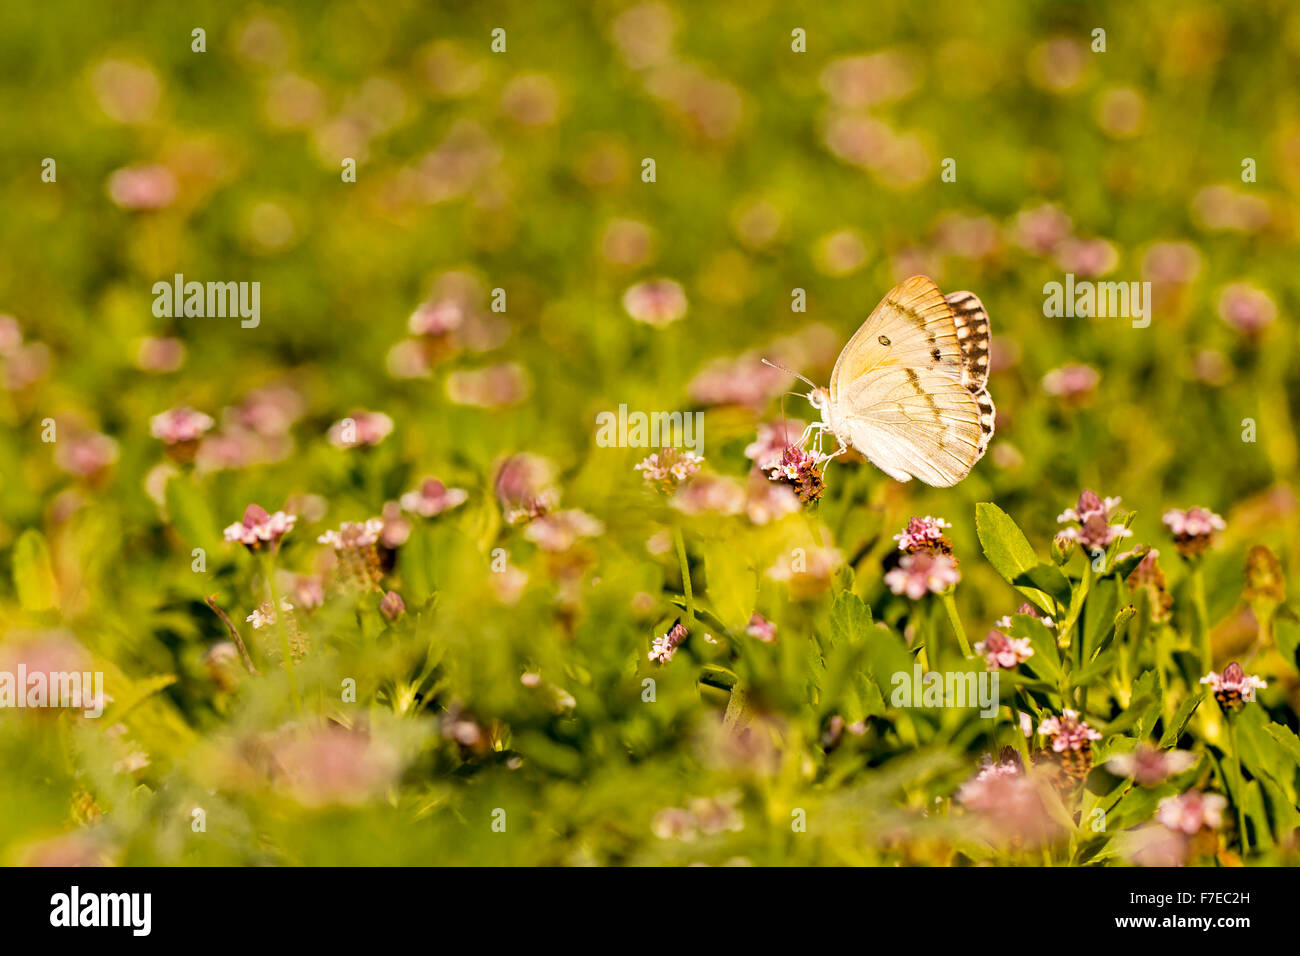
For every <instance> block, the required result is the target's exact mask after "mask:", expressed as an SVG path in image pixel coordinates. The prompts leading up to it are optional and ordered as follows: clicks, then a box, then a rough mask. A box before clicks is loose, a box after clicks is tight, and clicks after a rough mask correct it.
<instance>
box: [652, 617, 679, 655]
mask: <svg viewBox="0 0 1300 956" xmlns="http://www.w3.org/2000/svg"><path fill="white" fill-rule="evenodd" d="M688 633H689V632H688V631H687V630H686V628H685V627H683V626H682V622H681V621H678V622H677V623H675V624H674V625H673V626H672V627H671V628H669V629H668V633H667V634H665V635H663V636H662V637H656V638H655V639H654V643H653V644H652V645H651V646H650V654H649V658H650V660H652V661H658V662H659V663H660V664H667V663H668V662H669V661H670V660H672V659H673V655H674V654H676V653H677V648H678V646H679V645H680V644H681V643H682V641H684V640H686V637H687V634H688Z"/></svg>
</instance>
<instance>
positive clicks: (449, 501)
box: [401, 478, 469, 518]
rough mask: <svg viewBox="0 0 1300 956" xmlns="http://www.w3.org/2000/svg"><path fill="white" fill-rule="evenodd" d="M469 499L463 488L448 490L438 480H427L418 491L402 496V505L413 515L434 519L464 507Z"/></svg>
mask: <svg viewBox="0 0 1300 956" xmlns="http://www.w3.org/2000/svg"><path fill="white" fill-rule="evenodd" d="M468 497H469V493H468V492H466V491H465V490H464V489H463V488H448V487H446V486H445V485H443V483H442V482H441V481H439V480H438V479H437V478H426V479H424V481H422V482H421V483H420V487H419V488H418V489H417V490H415V491H408V492H406V494H404V495H402V498H401V505H402V508H404V509H405V510H406V511H409V512H411V513H412V514H418V515H420V516H422V517H425V518H432V517H434V516H435V515H440V514H442V513H443V512H444V511H450V510H451V509H452V508H457V507H459V506H460V505H463V504H464V503H465V500H466V499H467V498H468Z"/></svg>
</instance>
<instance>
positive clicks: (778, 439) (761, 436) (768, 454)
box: [745, 419, 804, 471]
mask: <svg viewBox="0 0 1300 956" xmlns="http://www.w3.org/2000/svg"><path fill="white" fill-rule="evenodd" d="M803 429H804V424H803V422H801V421H798V420H796V419H789V420H785V421H781V422H775V423H772V424H766V423H764V424H761V425H759V426H758V437H757V438H756V439H755V440H754V441H752V442H750V443H749V444H748V445H746V446H745V457H746V458H749V459H751V460H752V461H753V462H754V464H755V465H756V466H757V467H759V468H761V469H763V470H764V471H766V470H767V469H769V468H773V467H775V466H777V465H779V464H780V463H781V456H782V455H783V454H784V452H785V450H786V448H787V447H788V446H790V445H792V444H794V443H795V442H797V441H798V440H799V436H800V435H802V434H803Z"/></svg>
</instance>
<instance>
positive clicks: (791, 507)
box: [745, 468, 800, 525]
mask: <svg viewBox="0 0 1300 956" xmlns="http://www.w3.org/2000/svg"><path fill="white" fill-rule="evenodd" d="M745 494H746V498H745V514H746V515H748V516H749V520H750V521H752V522H753V523H754V524H756V525H763V524H767V523H769V522H771V521H776V520H777V519H779V518H784V517H785V516H786V515H788V514H794V513H795V512H797V511H798V510H799V508H800V505H799V496H798V495H797V494H795V490H794V489H793V488H792V487H790V486H789V485H786V484H776V483H774V482H772V481H769V480H768V479H767V477H766V476H764V474H763V472H761V471H759V470H758V469H757V468H755V469H754V470H753V471H751V472H750V473H749V482H748V484H747V485H746V488H745Z"/></svg>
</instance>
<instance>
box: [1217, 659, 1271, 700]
mask: <svg viewBox="0 0 1300 956" xmlns="http://www.w3.org/2000/svg"><path fill="white" fill-rule="evenodd" d="M1201 683H1202V684H1209V685H1210V690H1211V691H1213V692H1214V698H1215V700H1217V701H1218V702H1219V703H1220V704H1222V705H1223V706H1224V707H1226V708H1227V709H1228V710H1239V709H1240V708H1242V707H1243V706H1245V705H1246V704H1248V703H1250V702H1251V701H1253V700H1254V699H1255V691H1257V690H1261V689H1262V688H1265V687H1267V686H1268V685H1267V684H1266V683H1264V681H1263V680H1261V679H1260V678H1258V677H1256V676H1255V675H1253V674H1247V673H1246V672H1245V671H1243V670H1242V669H1241V665H1240V664H1238V663H1237V662H1236V661H1233V662H1232V663H1231V664H1229V665H1228V666H1227V667H1225V668H1224V669H1223V673H1222V674H1215V673H1209V674H1206V675H1205V676H1204V677H1202V678H1201Z"/></svg>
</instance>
